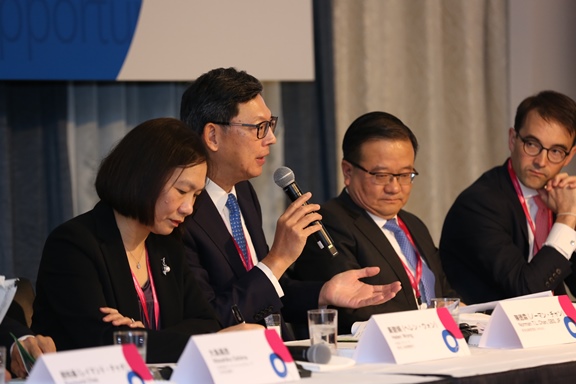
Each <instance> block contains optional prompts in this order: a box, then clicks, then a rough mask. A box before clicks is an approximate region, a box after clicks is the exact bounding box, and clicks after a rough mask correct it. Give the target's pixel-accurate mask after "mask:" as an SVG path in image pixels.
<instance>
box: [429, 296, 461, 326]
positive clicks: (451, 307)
mask: <svg viewBox="0 0 576 384" xmlns="http://www.w3.org/2000/svg"><path fill="white" fill-rule="evenodd" d="M444 307H445V308H447V309H448V311H449V312H450V315H452V318H453V319H454V321H455V322H456V324H458V321H459V317H460V299H457V298H455V297H435V298H433V299H430V308H444Z"/></svg>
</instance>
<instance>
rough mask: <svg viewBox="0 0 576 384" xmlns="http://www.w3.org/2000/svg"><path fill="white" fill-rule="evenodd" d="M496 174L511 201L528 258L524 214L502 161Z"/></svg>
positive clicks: (527, 239)
mask: <svg viewBox="0 0 576 384" xmlns="http://www.w3.org/2000/svg"><path fill="white" fill-rule="evenodd" d="M498 176H499V182H500V183H501V184H502V190H503V191H504V193H505V194H506V196H507V197H508V198H509V199H510V201H512V209H513V211H514V218H515V221H516V222H517V223H519V227H520V232H521V234H522V243H523V244H524V247H523V248H524V251H523V252H522V254H523V255H524V257H525V259H526V260H528V249H529V248H530V242H529V237H528V225H527V224H526V214H525V213H524V209H523V208H522V204H520V200H519V199H518V195H517V194H516V190H515V189H514V185H513V184H512V179H511V178H510V174H509V173H508V169H507V165H506V163H504V165H503V166H502V167H500V169H499V172H498ZM518 244H519V243H518Z"/></svg>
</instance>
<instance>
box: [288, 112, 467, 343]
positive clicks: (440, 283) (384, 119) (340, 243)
mask: <svg viewBox="0 0 576 384" xmlns="http://www.w3.org/2000/svg"><path fill="white" fill-rule="evenodd" d="M417 150H418V142H417V140H416V137H415V136H414V134H413V133H412V131H411V130H410V129H409V128H408V127H407V126H406V125H404V123H402V121H400V120H399V119H398V118H396V117H395V116H393V115H391V114H388V113H385V112H371V113H367V114H365V115H362V116H360V117H358V118H357V119H356V120H355V121H354V122H353V123H352V124H351V125H350V127H349V128H348V130H347V131H346V133H345V135H344V140H343V143H342V151H343V156H344V158H343V159H342V163H341V167H342V173H343V175H344V184H345V186H346V187H345V188H344V190H343V191H342V192H341V193H340V195H339V196H338V197H336V198H333V199H331V200H329V201H328V202H326V203H325V204H322V208H321V209H320V214H321V215H322V222H323V223H324V226H325V227H326V229H327V231H328V232H329V233H330V235H331V236H332V239H333V240H334V245H335V246H336V248H337V249H338V255H336V256H335V257H331V256H329V255H327V254H326V253H325V252H320V251H319V250H318V247H317V246H316V244H314V241H313V239H309V240H308V243H307V244H306V247H305V249H304V252H303V253H302V255H301V256H300V258H299V259H298V260H297V261H296V264H295V266H294V273H295V276H297V277H298V278H301V279H306V280H328V279H330V278H331V277H332V276H334V275H336V274H338V273H340V272H342V271H347V270H351V269H356V268H362V267H366V266H369V265H376V266H379V267H380V273H379V274H378V275H376V276H374V277H371V278H368V279H365V281H366V282H368V283H370V284H389V283H391V282H393V281H397V280H399V281H400V282H401V283H402V287H403V289H402V290H401V291H400V292H399V293H398V294H397V295H396V297H394V298H393V299H392V300H390V301H388V302H386V303H383V304H380V305H377V306H373V307H366V308H360V309H343V308H339V311H338V316H339V319H338V327H339V332H340V333H350V331H351V326H352V324H353V323H354V322H356V321H366V320H368V319H369V318H370V316H371V315H372V314H376V313H387V312H396V311H406V310H415V309H419V308H426V307H427V305H429V304H430V299H432V298H434V297H458V296H457V294H456V292H455V291H454V290H452V289H451V288H450V286H449V285H448V284H447V281H446V277H445V275H444V273H443V272H442V267H441V263H440V258H439V256H438V249H437V248H436V246H435V245H434V241H433V240H432V238H431V237H430V233H429V232H428V229H427V228H426V226H425V225H424V223H423V222H422V221H421V220H420V219H419V218H418V217H416V216H415V215H413V214H411V213H409V212H407V211H405V210H403V209H402V208H403V207H404V205H406V203H407V202H408V198H409V196H410V192H411V190H412V183H413V181H414V178H415V177H416V176H417V175H418V172H417V171H416V169H415V168H414V161H415V158H416V152H417Z"/></svg>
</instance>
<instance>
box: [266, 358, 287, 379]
mask: <svg viewBox="0 0 576 384" xmlns="http://www.w3.org/2000/svg"><path fill="white" fill-rule="evenodd" d="M270 365H272V369H273V370H274V372H276V374H277V375H278V376H279V377H286V375H287V374H288V367H287V366H286V362H284V360H282V359H281V358H280V356H278V355H277V354H275V353H271V354H270ZM279 368H282V371H280V370H279Z"/></svg>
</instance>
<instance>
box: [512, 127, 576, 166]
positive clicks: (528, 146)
mask: <svg viewBox="0 0 576 384" xmlns="http://www.w3.org/2000/svg"><path fill="white" fill-rule="evenodd" d="M516 137H517V138H519V139H520V140H522V143H524V145H523V147H524V152H526V154H527V155H528V156H538V155H539V154H540V153H541V152H542V150H543V149H545V150H546V157H547V158H548V161H550V162H551V163H555V164H558V163H561V162H562V161H563V160H564V159H565V158H566V156H568V155H569V154H570V152H568V151H565V150H564V148H561V147H552V148H545V147H544V146H543V145H542V144H540V142H539V141H538V140H536V139H532V138H525V137H522V136H520V134H519V133H518V132H516Z"/></svg>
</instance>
